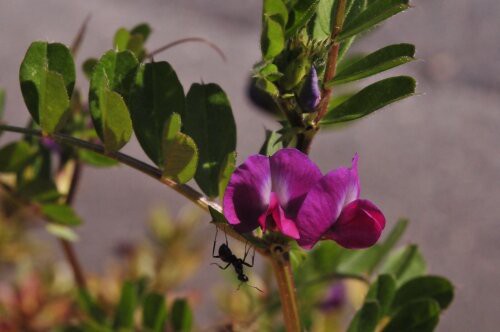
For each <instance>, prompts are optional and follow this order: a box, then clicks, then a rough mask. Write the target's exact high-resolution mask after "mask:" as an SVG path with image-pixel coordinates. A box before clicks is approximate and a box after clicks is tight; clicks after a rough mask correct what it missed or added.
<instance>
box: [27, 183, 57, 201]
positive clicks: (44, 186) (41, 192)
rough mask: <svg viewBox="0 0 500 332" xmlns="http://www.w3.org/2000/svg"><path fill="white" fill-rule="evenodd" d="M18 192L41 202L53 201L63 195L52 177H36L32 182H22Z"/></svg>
mask: <svg viewBox="0 0 500 332" xmlns="http://www.w3.org/2000/svg"><path fill="white" fill-rule="evenodd" d="M18 194H19V196H21V197H24V198H26V199H29V200H31V201H35V202H39V203H53V202H55V201H56V200H57V199H58V198H60V197H61V195H60V194H59V192H58V191H57V187H56V185H55V183H54V182H53V181H52V180H51V179H45V178H38V179H37V178H35V179H34V180H32V181H30V182H27V183H22V184H21V185H20V186H19V189H18Z"/></svg>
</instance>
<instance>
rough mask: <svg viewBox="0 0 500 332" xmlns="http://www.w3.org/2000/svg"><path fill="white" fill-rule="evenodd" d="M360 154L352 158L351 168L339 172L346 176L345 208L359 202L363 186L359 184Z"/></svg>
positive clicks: (341, 169)
mask: <svg viewBox="0 0 500 332" xmlns="http://www.w3.org/2000/svg"><path fill="white" fill-rule="evenodd" d="M358 159H359V157H358V154H357V153H356V154H355V155H354V157H353V158H352V165H351V168H340V169H338V170H337V172H342V173H343V174H344V176H345V185H346V188H345V191H346V194H345V195H346V196H345V200H344V206H346V205H347V204H349V203H351V202H353V201H355V200H357V199H358V198H359V194H360V192H361V186H360V184H359V176H358Z"/></svg>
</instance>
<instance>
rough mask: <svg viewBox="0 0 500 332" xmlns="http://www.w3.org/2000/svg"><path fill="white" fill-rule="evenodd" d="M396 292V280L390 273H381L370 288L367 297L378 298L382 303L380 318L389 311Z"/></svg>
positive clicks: (380, 303) (369, 298)
mask: <svg viewBox="0 0 500 332" xmlns="http://www.w3.org/2000/svg"><path fill="white" fill-rule="evenodd" d="M395 293H396V280H395V279H394V277H393V276H391V275H390V274H381V275H379V276H378V278H377V281H375V282H374V283H373V284H372V285H371V286H370V289H369V290H368V294H367V295H366V298H367V299H368V300H376V301H377V302H378V303H379V305H380V312H379V318H381V317H383V316H384V315H386V314H387V313H388V312H389V308H390V306H391V303H392V300H393V299H394V294H395Z"/></svg>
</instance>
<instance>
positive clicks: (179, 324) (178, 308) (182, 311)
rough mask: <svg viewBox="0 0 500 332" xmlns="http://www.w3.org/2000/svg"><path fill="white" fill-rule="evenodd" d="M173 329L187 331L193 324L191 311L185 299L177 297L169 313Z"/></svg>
mask: <svg viewBox="0 0 500 332" xmlns="http://www.w3.org/2000/svg"><path fill="white" fill-rule="evenodd" d="M170 317H171V323H172V328H173V330H174V331H182V332H189V331H191V328H192V326H193V313H192V311H191V308H190V307H189V303H188V302H187V301H186V300H185V299H177V300H175V302H174V304H173V305H172V310H171V313H170Z"/></svg>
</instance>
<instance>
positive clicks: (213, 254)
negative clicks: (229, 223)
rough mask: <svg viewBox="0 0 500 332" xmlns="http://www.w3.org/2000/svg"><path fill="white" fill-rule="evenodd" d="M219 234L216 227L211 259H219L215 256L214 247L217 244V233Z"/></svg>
mask: <svg viewBox="0 0 500 332" xmlns="http://www.w3.org/2000/svg"><path fill="white" fill-rule="evenodd" d="M218 232H219V229H218V228H217V226H216V227H215V239H214V245H213V247H212V257H213V258H220V256H219V255H215V245H216V244H217V233H218Z"/></svg>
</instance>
